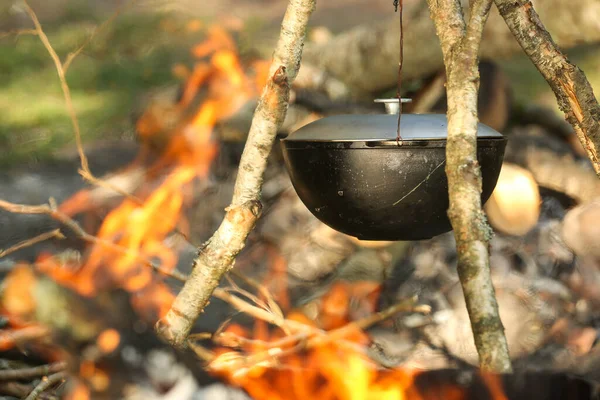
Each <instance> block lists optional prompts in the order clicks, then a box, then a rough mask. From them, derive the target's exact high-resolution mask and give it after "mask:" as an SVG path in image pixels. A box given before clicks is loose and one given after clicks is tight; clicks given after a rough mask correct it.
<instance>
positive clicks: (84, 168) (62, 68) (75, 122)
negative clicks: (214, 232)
mask: <svg viewBox="0 0 600 400" xmlns="http://www.w3.org/2000/svg"><path fill="white" fill-rule="evenodd" d="M132 1H135V0H132ZM23 3H24V4H25V9H26V11H27V13H28V14H29V17H30V18H31V21H32V22H33V25H34V26H35V32H36V34H37V35H38V36H39V37H40V40H41V41H42V44H43V45H44V47H45V48H46V51H47V52H48V54H50V57H51V58H52V61H53V62H54V66H55V68H56V73H57V74H58V79H59V81H60V87H61V89H62V92H63V97H64V99H65V106H66V108H67V112H68V113H69V117H70V119H71V124H72V126H73V131H74V132H75V145H76V147H77V153H78V154H79V159H80V162H81V168H80V169H79V171H78V172H79V174H80V175H81V176H82V178H83V179H85V180H87V181H88V182H90V183H92V184H94V185H97V186H101V187H105V188H109V189H111V190H113V191H115V192H117V193H119V194H121V195H123V196H125V197H127V198H128V199H131V200H133V201H135V202H136V203H138V204H140V203H141V202H140V200H139V199H137V198H136V197H134V196H132V195H131V194H130V193H127V192H126V191H124V190H122V189H121V188H120V187H118V186H116V185H113V184H111V183H110V182H107V181H104V180H102V179H99V178H97V177H95V176H94V174H92V171H91V170H90V167H89V162H88V159H87V156H86V155H85V151H84V150H83V141H82V139H81V128H80V126H79V119H78V118H77V112H76V111H75V107H74V105H73V99H72V97H71V89H70V88H69V85H68V84H67V78H66V69H67V67H68V66H69V65H70V63H71V62H72V61H73V59H74V58H75V57H76V56H77V55H78V54H79V53H80V52H81V51H82V50H83V47H80V48H78V49H77V50H75V51H74V52H73V53H71V54H73V55H72V56H71V54H70V55H69V56H68V57H67V62H68V63H67V62H65V64H63V63H62V62H61V60H60V57H59V56H58V54H56V51H55V50H54V48H53V47H52V44H51V43H50V40H49V39H48V36H46V33H45V32H44V30H43V28H42V25H41V24H40V21H39V20H38V18H37V15H36V14H35V12H34V11H33V9H32V8H31V7H30V6H29V4H28V3H27V0H23ZM128 5H129V4H128ZM120 11H121V10H120V9H119V10H117V11H116V12H115V14H113V16H112V17H111V18H109V20H110V21H112V19H114V18H116V16H118V14H119V13H120ZM104 26H105V24H102V25H101V26H100V28H99V29H101V28H103V27H104ZM92 37H93V35H92V36H91V37H90V38H89V40H90V41H91V39H92ZM87 43H89V41H88V42H86V43H84V45H87Z"/></svg>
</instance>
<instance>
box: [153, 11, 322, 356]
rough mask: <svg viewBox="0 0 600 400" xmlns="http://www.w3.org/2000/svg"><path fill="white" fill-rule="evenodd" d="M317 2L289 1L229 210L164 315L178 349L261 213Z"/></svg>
mask: <svg viewBox="0 0 600 400" xmlns="http://www.w3.org/2000/svg"><path fill="white" fill-rule="evenodd" d="M315 3H316V0H290V2H289V5H288V8H287V11H286V13H285V17H284V19H283V22H282V25H281V33H280V37H279V41H278V43H277V47H276V48H275V52H274V54H273V62H272V65H271V70H270V77H271V78H270V79H269V81H268V83H267V86H266V87H265V89H264V90H263V93H262V95H261V98H260V101H259V104H258V107H257V109H256V111H255V113H254V117H253V119H252V125H251V127H250V132H249V134H248V140H247V142H246V146H245V147H244V152H243V154H242V159H241V161H240V166H239V172H238V175H237V178H236V182H235V188H234V195H233V199H232V202H231V205H230V206H229V207H228V209H227V214H226V215H225V218H224V219H223V222H222V223H221V225H220V226H219V228H218V229H217V231H216V232H215V233H214V235H213V236H212V237H211V238H210V239H209V241H208V242H207V243H206V245H205V246H204V247H203V248H202V249H201V250H200V253H199V255H198V257H197V258H196V260H195V261H194V268H193V270H192V273H191V275H190V277H189V279H188V280H187V282H186V283H185V285H184V286H183V288H182V289H181V292H179V294H178V295H177V297H176V299H175V301H174V302H173V305H172V306H171V309H170V310H169V312H168V313H167V315H166V316H165V317H164V318H163V319H161V320H160V321H159V322H158V324H157V330H158V332H159V334H160V335H161V336H162V337H164V338H165V339H166V340H168V341H169V342H170V343H171V344H173V345H176V346H183V345H185V343H186V339H187V336H188V334H189V332H190V330H191V329H192V325H193V324H194V321H195V320H196V318H198V316H199V315H200V313H201V312H202V310H203V309H204V307H206V305H207V304H208V302H209V299H210V297H211V296H212V294H213V291H214V290H215V288H216V287H217V286H218V284H219V281H220V280H221V277H222V276H223V275H224V274H225V273H226V272H227V271H229V270H230V269H231V268H232V267H233V264H234V262H235V258H236V257H237V255H238V254H239V253H240V251H242V249H243V247H244V244H245V241H246V238H247V237H248V234H249V233H250V231H251V230H252V229H253V228H254V225H255V223H256V220H257V219H258V217H259V215H260V211H261V203H260V193H261V189H262V182H263V173H264V171H265V169H266V166H267V158H268V156H269V153H270V151H271V147H272V146H273V142H274V140H275V136H276V134H277V130H278V129H279V127H280V126H281V124H282V123H283V120H284V119H285V115H286V112H287V108H288V100H289V94H290V85H291V84H292V82H293V80H294V79H295V77H296V75H297V73H298V69H299V67H300V60H301V57H302V49H303V46H304V38H305V36H306V28H307V25H308V20H309V17H310V15H311V14H312V11H313V10H314V8H315Z"/></svg>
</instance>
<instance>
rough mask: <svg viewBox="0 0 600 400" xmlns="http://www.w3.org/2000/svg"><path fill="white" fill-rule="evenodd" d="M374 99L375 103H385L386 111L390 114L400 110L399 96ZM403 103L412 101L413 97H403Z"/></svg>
mask: <svg viewBox="0 0 600 400" xmlns="http://www.w3.org/2000/svg"><path fill="white" fill-rule="evenodd" d="M373 101H374V102H375V103H383V105H384V106H385V111H386V113H388V114H398V111H399V110H400V102H399V101H398V98H397V97H394V98H391V99H375V100H373ZM402 103H412V99H408V98H405V97H403V98H402Z"/></svg>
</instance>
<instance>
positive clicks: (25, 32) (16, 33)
mask: <svg viewBox="0 0 600 400" xmlns="http://www.w3.org/2000/svg"><path fill="white" fill-rule="evenodd" d="M37 34H38V33H37V31H36V30H35V29H15V30H12V31H5V32H0V39H4V38H5V37H9V36H13V35H14V36H21V35H37Z"/></svg>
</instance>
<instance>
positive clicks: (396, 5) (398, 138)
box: [394, 0, 404, 146]
mask: <svg viewBox="0 0 600 400" xmlns="http://www.w3.org/2000/svg"><path fill="white" fill-rule="evenodd" d="M402 8H403V7H402V0H394V9H395V12H398V15H399V17H400V60H399V62H398V89H397V92H396V97H398V127H397V130H396V144H397V145H398V146H402V136H400V119H401V118H402V95H401V93H400V89H401V86H402V64H403V63H404V54H403V53H404V32H403V26H402Z"/></svg>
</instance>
